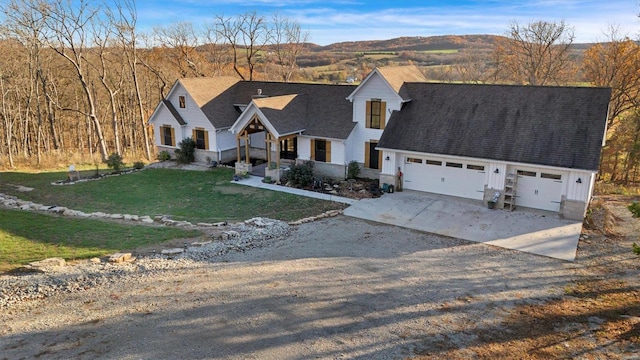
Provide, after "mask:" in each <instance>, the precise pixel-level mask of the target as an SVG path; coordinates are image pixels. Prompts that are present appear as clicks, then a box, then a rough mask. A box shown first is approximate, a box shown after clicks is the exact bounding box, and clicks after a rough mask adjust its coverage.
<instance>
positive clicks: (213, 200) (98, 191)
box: [0, 168, 344, 223]
mask: <svg viewBox="0 0 640 360" xmlns="http://www.w3.org/2000/svg"><path fill="white" fill-rule="evenodd" d="M232 176H233V170H231V169H225V168H215V169H212V170H209V171H188V170H174V169H147V170H144V171H140V172H136V173H133V174H127V175H121V176H114V177H108V178H104V179H101V180H97V181H88V182H81V183H77V184H75V185H60V186H53V185H51V183H52V182H54V181H56V180H63V179H65V178H66V173H64V172H58V173H41V174H28V173H12V172H9V173H2V174H0V192H3V193H6V194H12V195H16V196H18V197H19V198H21V199H25V200H31V201H34V202H37V203H41V204H45V205H59V206H65V207H68V208H71V209H74V210H81V211H84V212H95V211H102V212H106V213H111V214H113V213H120V214H132V215H150V216H155V215H171V216H172V218H173V219H175V220H187V221H190V222H192V223H196V222H218V221H242V220H246V219H249V218H252V217H256V216H261V217H268V218H272V219H278V220H283V221H290V220H297V219H300V218H303V217H307V216H311V215H317V214H319V213H322V212H324V211H327V210H332V209H341V208H343V207H344V205H342V204H338V203H334V202H330V201H324V200H318V199H312V198H306V197H300V196H297V195H292V194H286V193H281V192H276V191H269V190H263V189H256V188H251V187H246V186H243V185H238V184H234V183H232V182H231V178H232ZM16 185H22V186H26V187H31V188H34V190H32V191H29V192H19V191H18V190H17V188H16Z"/></svg>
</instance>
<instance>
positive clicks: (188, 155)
mask: <svg viewBox="0 0 640 360" xmlns="http://www.w3.org/2000/svg"><path fill="white" fill-rule="evenodd" d="M195 159H196V142H195V141H193V139H192V138H190V137H188V138H186V139H184V140H182V141H180V149H177V150H176V161H177V162H178V163H179V164H190V163H192V162H193V161H194V160H195Z"/></svg>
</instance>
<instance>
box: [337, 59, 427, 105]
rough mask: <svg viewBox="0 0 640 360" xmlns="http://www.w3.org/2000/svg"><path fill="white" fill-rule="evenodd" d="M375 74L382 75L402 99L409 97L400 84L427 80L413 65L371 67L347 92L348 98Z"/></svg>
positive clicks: (351, 97)
mask: <svg viewBox="0 0 640 360" xmlns="http://www.w3.org/2000/svg"><path fill="white" fill-rule="evenodd" d="M376 74H377V75H379V76H380V77H382V79H383V80H384V81H386V82H387V84H388V85H389V87H391V88H392V89H393V91H395V92H396V93H397V94H398V95H399V96H400V97H401V98H402V100H405V101H406V100H408V99H409V97H408V96H407V94H405V93H404V92H403V89H402V85H403V84H404V83H407V82H426V81H427V78H425V77H424V75H423V74H422V72H421V71H420V69H418V67H417V66H415V65H404V66H385V67H379V68H375V69H373V71H372V72H371V73H369V75H367V77H366V78H365V79H364V80H363V81H362V83H361V84H360V85H359V86H358V87H357V88H356V89H355V90H354V91H353V92H352V93H351V94H349V96H348V99H349V100H351V99H353V97H354V96H355V94H356V93H357V92H358V91H359V90H360V89H361V88H362V87H364V85H365V84H366V83H367V82H369V79H371V78H373V77H374V76H376Z"/></svg>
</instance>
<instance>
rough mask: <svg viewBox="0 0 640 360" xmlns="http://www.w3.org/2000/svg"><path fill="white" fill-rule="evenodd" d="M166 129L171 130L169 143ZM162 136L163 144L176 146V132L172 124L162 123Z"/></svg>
mask: <svg viewBox="0 0 640 360" xmlns="http://www.w3.org/2000/svg"><path fill="white" fill-rule="evenodd" d="M166 131H169V140H170V141H169V144H167V134H166ZM160 137H161V144H162V146H176V134H175V130H174V129H173V127H172V126H171V125H166V124H165V125H160Z"/></svg>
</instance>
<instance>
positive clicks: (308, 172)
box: [287, 161, 313, 187]
mask: <svg viewBox="0 0 640 360" xmlns="http://www.w3.org/2000/svg"><path fill="white" fill-rule="evenodd" d="M287 179H288V181H289V182H290V183H291V185H293V186H300V187H305V186H309V185H311V184H312V183H313V162H312V161H305V162H303V163H302V164H293V165H291V166H290V167H289V171H288V172H287Z"/></svg>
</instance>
